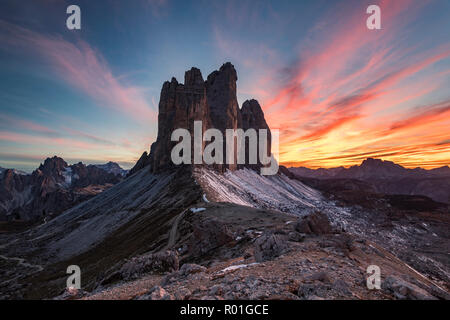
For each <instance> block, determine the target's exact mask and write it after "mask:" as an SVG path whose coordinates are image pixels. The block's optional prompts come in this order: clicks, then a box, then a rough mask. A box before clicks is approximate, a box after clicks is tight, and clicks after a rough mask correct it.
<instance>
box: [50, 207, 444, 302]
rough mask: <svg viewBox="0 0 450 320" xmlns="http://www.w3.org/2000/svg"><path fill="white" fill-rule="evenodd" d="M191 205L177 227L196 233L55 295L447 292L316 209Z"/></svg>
mask: <svg viewBox="0 0 450 320" xmlns="http://www.w3.org/2000/svg"><path fill="white" fill-rule="evenodd" d="M192 211H196V210H192ZM192 211H191V212H190V213H187V214H186V216H185V219H186V221H184V222H183V225H181V226H179V228H180V229H184V228H188V227H187V225H189V224H193V226H194V230H193V238H190V240H189V241H187V242H186V243H183V242H178V243H177V245H178V246H180V247H178V248H174V249H176V250H174V251H170V250H167V251H161V252H159V253H158V254H148V255H142V256H138V257H135V258H133V259H131V260H129V261H127V262H126V263H125V264H124V265H123V266H122V267H121V268H120V269H119V270H117V271H116V272H114V273H112V274H111V275H110V276H109V277H107V278H105V279H104V280H103V281H102V283H101V285H100V286H99V288H97V289H96V290H94V291H93V292H91V293H87V292H84V293H83V292H72V293H69V292H66V293H65V294H63V295H62V296H60V297H58V299H61V298H62V299H70V298H82V299H150V300H159V299H163V300H173V299H178V300H184V299H195V300H205V299H207V300H222V299H258V300H259V299H288V300H297V299H307V300H321V299H439V298H441V299H447V298H449V295H448V292H447V291H446V290H445V289H443V288H441V287H439V286H438V285H437V284H436V283H435V282H433V281H431V280H429V279H428V278H427V277H426V276H423V275H421V274H420V273H418V272H417V271H415V270H414V269H412V268H411V267H410V266H408V265H407V264H406V263H404V262H402V261H401V260H399V259H398V258H397V257H396V256H395V255H393V254H392V253H391V252H389V251H387V250H385V249H383V248H382V247H380V246H379V245H377V244H376V243H374V242H371V241H369V240H367V239H365V238H364V237H356V236H353V235H350V234H348V233H345V232H340V231H337V230H335V229H334V228H333V227H332V226H331V224H330V223H329V221H328V218H327V217H326V216H325V215H323V214H321V213H319V212H317V213H315V214H313V215H310V216H307V217H305V218H300V219H295V218H294V217H292V216H289V215H284V214H280V213H277V212H267V211H266V212H262V211H261V210H255V209H251V208H242V207H237V206H232V205H226V204H206V205H205V207H204V210H202V211H200V210H198V211H196V212H192ZM188 250H190V252H189V253H188ZM205 254H206V256H205ZM188 261H189V262H188ZM183 262H185V263H183ZM196 262H197V263H196ZM180 265H181V266H180ZM369 265H377V266H379V267H380V269H381V271H382V288H381V289H380V290H376V289H374V290H369V289H368V288H367V284H366V278H367V277H368V274H367V273H366V269H367V267H368V266H369ZM111 282H117V283H115V284H112V283H111Z"/></svg>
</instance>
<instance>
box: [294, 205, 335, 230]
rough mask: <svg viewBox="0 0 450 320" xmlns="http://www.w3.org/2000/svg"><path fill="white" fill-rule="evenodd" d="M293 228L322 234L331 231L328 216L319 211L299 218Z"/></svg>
mask: <svg viewBox="0 0 450 320" xmlns="http://www.w3.org/2000/svg"><path fill="white" fill-rule="evenodd" d="M294 228H295V230H296V231H297V232H299V233H305V234H315V235H323V234H330V233H332V232H333V229H332V227H331V224H330V221H329V220H328V217H327V216H326V215H325V214H323V213H322V212H320V211H316V212H314V213H313V214H310V215H308V216H304V217H302V218H300V219H299V220H298V221H297V222H296V224H295V226H294Z"/></svg>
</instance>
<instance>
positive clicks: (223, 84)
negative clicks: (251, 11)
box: [129, 62, 270, 175]
mask: <svg viewBox="0 0 450 320" xmlns="http://www.w3.org/2000/svg"><path fill="white" fill-rule="evenodd" d="M237 79H238V78H237V73H236V70H235V68H234V66H233V65H232V64H231V63H229V62H227V63H225V64H223V65H222V66H221V67H220V69H219V70H216V71H214V72H212V73H211V74H210V75H209V76H208V77H207V80H206V81H204V79H203V76H202V74H201V72H200V70H199V69H197V68H192V69H191V70H188V71H186V73H185V77H184V84H181V83H178V81H177V80H176V79H175V78H172V80H171V81H170V82H169V81H166V82H165V83H164V85H163V87H162V90H161V97H160V102H159V115H158V136H157V139H156V142H154V143H153V144H152V146H151V149H150V154H149V155H147V153H144V154H143V155H142V156H141V158H140V159H139V161H138V162H137V163H136V165H135V167H134V168H133V169H131V170H130V173H129V175H131V174H133V173H135V172H136V171H138V170H140V169H142V168H143V167H146V166H150V170H151V171H152V172H160V171H163V170H165V169H168V168H170V167H173V166H174V164H173V163H172V160H171V150H172V148H173V147H174V146H175V145H176V144H177V143H178V142H176V141H175V142H174V141H171V135H172V132H173V131H174V130H176V129H178V128H183V129H187V130H188V131H189V132H190V133H191V137H192V141H191V155H192V163H194V152H193V151H194V121H202V130H203V132H205V131H206V130H207V129H209V128H215V129H218V130H219V131H220V132H221V133H222V134H223V137H224V149H223V154H224V157H225V156H226V147H225V146H226V142H227V141H226V135H225V130H226V129H238V128H242V129H244V130H247V129H249V128H254V129H256V130H258V129H268V131H269V134H268V136H269V138H270V129H269V127H268V125H267V123H266V121H265V118H264V113H263V111H262V109H261V107H260V105H259V103H258V102H257V101H256V100H250V101H246V102H245V103H244V104H243V107H242V109H239V104H238V101H237V97H236V81H237ZM233 140H234V144H235V148H234V154H233V155H232V157H233V164H223V165H220V164H218V165H214V167H215V168H216V169H219V170H220V171H223V170H225V169H227V168H228V169H230V170H235V169H237V168H238V165H237V148H236V138H233ZM269 141H270V140H269ZM204 147H205V142H202V150H203V148H204ZM268 152H270V143H269V147H268ZM247 153H248V152H247ZM268 154H269V155H270V153H268ZM247 158H248V156H247ZM224 160H225V159H224ZM257 166H258V165H256V167H257ZM252 167H255V166H252Z"/></svg>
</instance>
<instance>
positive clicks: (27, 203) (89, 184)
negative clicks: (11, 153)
mask: <svg viewBox="0 0 450 320" xmlns="http://www.w3.org/2000/svg"><path fill="white" fill-rule="evenodd" d="M126 173H127V170H124V169H122V168H121V167H120V166H119V165H118V164H117V163H114V162H108V163H106V164H102V165H87V166H86V165H84V164H83V163H81V162H79V163H77V164H73V165H68V164H67V162H65V161H64V160H63V159H62V158H59V157H56V156H54V157H53V158H47V159H46V160H45V161H44V163H43V164H41V165H40V166H39V168H38V169H36V170H35V171H33V173H31V174H27V173H25V172H22V171H19V170H15V169H5V168H1V169H0V221H2V220H3V221H4V220H14V219H20V220H36V219H41V218H46V219H48V218H50V217H54V216H56V215H58V214H59V213H61V212H63V211H64V210H67V209H69V208H70V207H72V206H73V205H75V204H77V203H79V202H81V201H84V200H87V199H88V198H90V197H92V196H94V195H96V194H98V193H100V192H102V191H104V190H105V189H107V188H109V187H111V186H112V185H114V184H115V183H117V182H119V181H121V180H122V178H123V176H125V175H126Z"/></svg>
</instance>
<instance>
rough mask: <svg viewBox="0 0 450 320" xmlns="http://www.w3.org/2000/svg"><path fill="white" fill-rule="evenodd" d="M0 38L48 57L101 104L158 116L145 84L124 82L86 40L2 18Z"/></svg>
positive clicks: (137, 116)
mask: <svg viewBox="0 0 450 320" xmlns="http://www.w3.org/2000/svg"><path fill="white" fill-rule="evenodd" d="M0 30H2V31H0V40H1V41H2V43H3V44H4V45H7V46H8V48H11V49H13V48H15V49H22V50H25V52H31V53H33V54H35V55H38V56H39V57H41V59H45V60H46V61H47V63H49V64H50V65H52V66H53V68H54V70H55V76H57V77H61V78H62V79H63V80H65V81H66V82H67V83H68V84H70V85H72V86H74V87H76V88H78V89H80V90H82V91H83V92H84V93H86V94H87V95H88V96H90V97H91V98H93V99H94V100H95V101H96V102H99V103H98V104H99V105H100V106H102V107H108V108H112V109H114V110H116V111H120V112H122V113H123V114H125V115H127V116H129V117H132V118H133V119H135V120H138V121H148V120H149V119H150V120H151V119H153V120H154V119H156V113H155V111H154V110H153V109H152V108H151V105H150V104H149V103H148V102H147V100H146V98H145V97H144V95H143V94H142V88H140V87H136V86H133V85H126V84H122V83H121V82H120V81H119V80H118V79H117V77H115V76H114V75H113V72H112V71H111V68H110V67H109V65H108V63H107V62H106V60H105V59H104V58H103V56H102V55H101V54H100V53H99V52H98V51H97V50H96V49H94V48H93V47H91V46H90V45H89V44H88V43H87V42H85V41H83V40H78V41H77V42H76V43H72V42H69V41H67V40H65V39H64V38H62V37H61V36H58V35H49V34H41V33H38V32H35V31H32V30H29V29H26V28H22V27H20V26H17V25H14V24H11V23H8V22H5V21H2V20H0Z"/></svg>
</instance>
